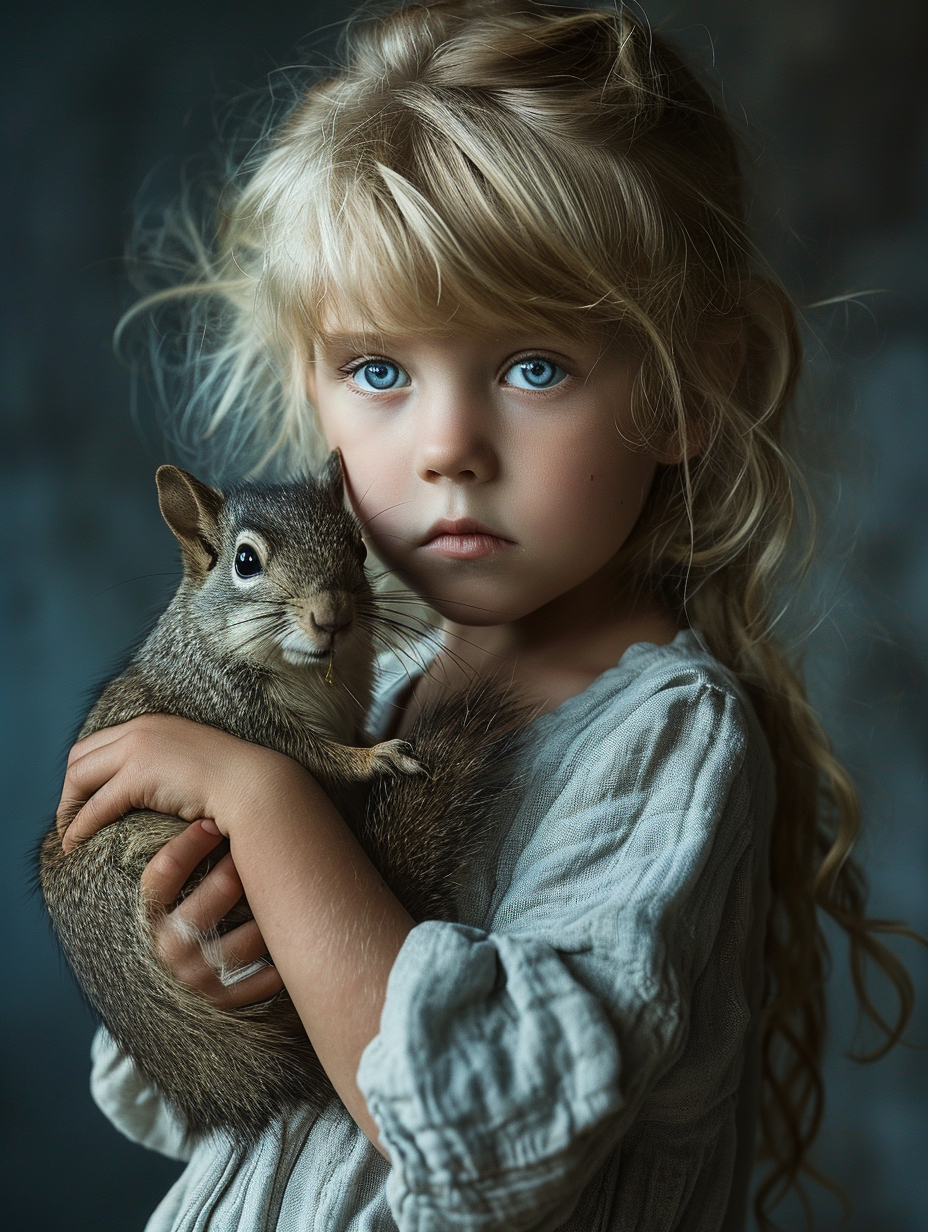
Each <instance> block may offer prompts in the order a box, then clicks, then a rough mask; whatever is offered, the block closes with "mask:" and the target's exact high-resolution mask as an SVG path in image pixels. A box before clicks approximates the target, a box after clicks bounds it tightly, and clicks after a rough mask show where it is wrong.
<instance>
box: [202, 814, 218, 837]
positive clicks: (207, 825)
mask: <svg viewBox="0 0 928 1232" xmlns="http://www.w3.org/2000/svg"><path fill="white" fill-rule="evenodd" d="M200 825H201V826H202V827H203V829H204V830H205V831H206V833H207V834H221V833H222V831H221V830H220V829H219V827H218V826H217V825H216V823H215V821H213V819H212V817H202V818H201V819H200Z"/></svg>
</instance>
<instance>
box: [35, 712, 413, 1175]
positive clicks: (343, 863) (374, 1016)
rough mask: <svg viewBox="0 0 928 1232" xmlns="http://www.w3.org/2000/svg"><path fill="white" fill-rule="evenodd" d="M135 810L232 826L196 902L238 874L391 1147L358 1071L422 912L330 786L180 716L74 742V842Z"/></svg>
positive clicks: (344, 1072) (306, 1015)
mask: <svg viewBox="0 0 928 1232" xmlns="http://www.w3.org/2000/svg"><path fill="white" fill-rule="evenodd" d="M133 808H150V809H154V810H156V811H158V812H164V813H169V814H173V815H175V816H179V817H181V818H184V819H185V820H188V821H195V820H197V819H204V818H205V819H208V821H209V822H212V823H214V825H215V830H216V831H218V833H219V834H223V835H225V836H227V837H228V839H229V842H230V847H231V856H232V860H231V861H230V862H228V863H227V864H226V865H225V868H223V867H222V865H219V866H217V870H214V872H213V873H212V874H211V875H210V876H211V877H212V878H214V884H213V886H212V887H210V888H209V889H208V890H206V891H204V893H203V895H201V900H203V901H202V902H201V906H203V909H204V911H205V912H206V914H208V910H207V907H206V906H205V901H206V900H207V899H208V897H209V895H210V894H212V895H213V899H212V907H211V909H212V910H213V911H215V910H216V907H217V905H218V904H220V903H221V902H223V901H225V900H227V899H228V897H229V896H230V895H231V893H232V892H233V890H234V889H235V887H234V886H233V885H232V881H231V880H230V878H234V877H235V876H236V874H237V876H238V877H239V878H240V879H241V886H242V887H243V888H244V891H245V893H246V894H247V897H248V902H249V905H250V907H251V909H252V911H253V913H254V917H255V921H256V925H257V928H258V929H260V934H261V935H262V936H263V938H264V941H265V942H266V945H267V949H268V951H269V953H270V954H271V956H272V958H273V960H274V963H275V966H276V968H277V970H278V972H279V974H280V977H281V979H282V980H283V982H284V984H285V985H286V988H287V990H288V992H289V993H290V996H291V997H292V998H293V1002H294V1005H295V1006H296V1008H297V1012H298V1013H299V1015H300V1017H301V1019H302V1021H303V1024H304V1026H305V1028H306V1032H307V1034H308V1035H309V1038H310V1039H311V1040H312V1043H313V1046H314V1048H315V1049H316V1052H317V1053H318V1055H319V1059H320V1061H321V1062H322V1065H323V1066H324V1068H325V1070H326V1073H327V1074H328V1075H329V1078H330V1079H331V1081H332V1085H333V1086H334V1087H335V1089H336V1091H337V1092H338V1094H339V1096H340V1097H341V1099H342V1101H343V1103H344V1104H345V1106H346V1108H347V1109H348V1111H349V1112H350V1113H351V1115H352V1116H353V1117H354V1119H355V1121H356V1122H357V1124H358V1125H359V1126H360V1127H361V1129H362V1130H363V1131H364V1133H365V1134H367V1136H368V1138H370V1140H371V1142H372V1143H374V1145H375V1146H376V1147H377V1148H378V1150H380V1151H381V1153H382V1154H384V1155H385V1154H386V1152H385V1151H384V1150H383V1148H382V1147H381V1146H380V1143H379V1141H378V1136H377V1130H376V1127H375V1125H374V1123H373V1121H372V1119H371V1116H370V1114H369V1112H368V1110H367V1105H366V1103H365V1101H364V1097H363V1096H362V1095H361V1092H360V1091H359V1089H358V1086H357V1083H356V1081H355V1075H356V1073H357V1070H358V1063H359V1061H360V1057H361V1053H362V1052H363V1051H364V1049H365V1047H366V1046H367V1044H368V1043H369V1042H370V1041H371V1040H372V1039H373V1038H374V1036H375V1035H376V1034H377V1032H378V1029H379V1023H380V1013H381V1009H382V1007H383V1002H384V997H385V994H386V985H387V976H388V975H389V972H390V969H391V967H392V966H393V962H394V960H395V958H396V955H397V954H398V952H399V950H400V947H401V945H402V943H403V941H404V940H405V938H406V936H407V934H408V933H409V931H410V930H411V929H412V927H413V923H414V922H413V920H412V918H411V917H410V916H409V914H408V913H407V912H406V911H405V909H404V908H403V907H402V905H401V904H400V903H399V901H398V900H397V899H396V898H395V897H394V895H393V894H392V893H391V892H390V890H389V889H388V887H387V886H386V884H385V883H384V882H383V880H382V878H381V877H380V875H379V873H378V872H377V870H376V869H375V868H374V866H373V865H372V864H371V862H370V860H369V859H368V858H367V856H366V855H365V854H364V851H363V850H362V848H361V847H360V845H359V844H358V842H357V840H356V839H355V838H354V836H353V835H352V833H351V831H350V830H349V829H348V827H347V825H346V824H345V822H344V821H343V819H342V818H341V816H340V815H339V813H338V812H337V810H336V809H335V807H334V806H333V805H332V803H331V801H330V800H329V798H328V796H326V794H325V792H324V791H323V790H322V788H321V787H320V786H319V785H318V783H317V782H316V781H315V779H314V778H313V777H312V776H311V775H310V774H309V773H308V772H307V771H306V770H304V769H303V768H302V767H301V766H299V765H298V764H297V763H296V762H294V761H291V760H290V759H289V758H287V757H284V756H282V755H281V754H279V753H275V752H272V751H271V750H269V749H265V748H262V747H260V746H258V745H253V744H248V743H246V742H245V741H241V740H238V739H236V738H235V737H234V736H229V735H227V734H226V733H225V732H220V731H217V730H216V729H214V728H211V727H204V726H201V725H199V724H195V723H190V722H188V721H187V720H185V719H178V718H174V717H171V716H167V715H148V716H144V717H142V718H139V719H133V720H132V721H131V722H129V723H125V724H121V725H120V726H119V727H114V728H109V729H106V730H104V731H100V732H97V733H95V734H94V735H92V736H89V737H87V738H86V739H85V740H82V741H80V742H79V743H78V744H77V745H75V747H74V749H73V750H72V752H71V756H70V758H69V762H68V771H67V775H66V778H65V784H64V788H63V792H62V803H61V806H60V808H59V817H60V818H61V823H60V824H61V826H62V828H64V826H65V825H67V823H68V820H69V818H73V820H72V821H71V822H70V825H67V830H66V833H65V835H64V840H63V841H64V845H65V847H66V849H70V848H72V847H73V846H75V845H76V844H77V843H78V842H80V841H82V840H83V839H85V838H87V837H89V835H90V834H92V833H94V832H95V831H96V830H98V829H100V828H101V827H102V826H104V825H107V824H109V823H110V822H112V821H116V820H117V819H118V818H119V817H121V816H123V814H125V813H127V812H128V811H130V810H131V809H133ZM212 828H213V827H212V826H210V825H209V824H207V826H205V827H204V826H203V825H202V822H201V825H200V826H198V827H191V828H190V830H189V831H187V832H185V834H182V835H180V836H178V838H177V839H175V840H173V842H172V843H169V844H168V845H167V846H166V847H165V848H163V850H162V852H161V853H160V854H159V856H157V857H156V858H155V860H154V861H153V862H152V865H151V866H150V871H149V873H148V874H147V875H146V876H147V888H148V890H149V892H152V891H153V892H155V893H156V895H158V896H159V897H162V898H163V900H164V901H167V899H166V896H167V895H168V894H169V893H170V890H171V887H172V886H173V885H176V884H178V878H181V881H180V884H182V883H183V880H184V879H185V877H186V875H187V874H188V873H189V867H190V865H189V861H190V859H191V858H192V855H193V854H194V853H195V851H196V850H199V848H200V847H203V846H206V845H207V843H208V842H209V841H213V842H214V841H215V838H216V834H215V833H213V834H212V835H210V830H212ZM188 848H190V850H188ZM232 864H234V869H233V868H232V867H231V865H232ZM217 872H218V875H217ZM208 881H209V878H207V881H206V882H204V886H205V885H206V884H207V882H208ZM239 892H240V891H239ZM224 896H225V897H224ZM192 897H193V896H191V898H192ZM204 920H205V916H204ZM173 969H174V970H175V971H176V970H177V966H176V965H174V968H173ZM252 978H253V979H255V978H258V977H252ZM239 1003H241V1002H239Z"/></svg>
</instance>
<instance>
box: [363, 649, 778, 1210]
mask: <svg viewBox="0 0 928 1232" xmlns="http://www.w3.org/2000/svg"><path fill="white" fill-rule="evenodd" d="M594 700H595V699H594ZM587 709H588V719H589V721H588V722H586V723H585V724H584V725H583V726H582V727H580V726H578V725H577V724H576V723H575V722H572V721H571V716H570V715H569V714H568V715H567V716H566V717H565V718H564V727H563V735H564V738H563V740H561V741H560V742H558V740H557V739H556V737H557V735H558V733H557V731H554V730H552V729H553V725H554V724H555V723H556V722H557V721H560V719H559V717H558V716H552V729H549V731H548V736H549V739H548V741H547V747H548V748H549V749H551V750H552V752H551V755H550V757H549V758H548V759H547V760H546V757H545V755H544V750H542V752H541V753H540V754H539V755H538V756H537V757H536V758H535V762H534V771H535V777H534V780H531V779H530V780H529V781H528V786H527V790H526V793H525V801H524V804H523V805H522V806H521V808H520V815H519V817H518V818H517V819H516V821H515V823H514V824H513V826H512V835H513V836H514V837H513V838H512V849H511V851H510V852H509V853H508V855H507V854H506V853H505V852H504V854H503V858H502V860H501V862H500V865H499V868H498V872H499V890H498V893H497V898H496V904H495V907H494V910H493V912H492V913H491V914H492V922H491V926H490V928H489V930H487V931H484V930H481V929H477V928H471V927H466V926H464V925H459V924H452V923H443V922H435V921H432V922H427V923H424V924H420V925H419V926H417V927H416V928H414V929H413V930H412V932H411V933H410V934H409V936H408V937H407V939H406V941H405V943H404V945H403V947H402V949H401V951H400V953H399V955H398V957H397V960H396V962H395V964H394V967H393V970H392V972H391V975H390V979H389V982H388V988H387V995H386V1000H385V1004H384V1009H383V1014H382V1019H381V1025H380V1033H379V1035H377V1036H376V1037H375V1038H374V1039H373V1040H372V1041H371V1043H370V1044H369V1045H368V1047H367V1049H366V1050H365V1052H364V1054H363V1056H362V1059H361V1064H360V1068H359V1071H358V1084H359V1087H360V1089H361V1091H362V1093H363V1095H364V1096H365V1099H366V1101H367V1104H368V1108H369V1110H370V1112H371V1115H372V1117H373V1118H374V1120H375V1122H376V1124H377V1126H378V1129H379V1131H380V1134H381V1140H382V1142H383V1144H384V1146H385V1147H386V1149H387V1150H388V1152H389V1155H390V1159H391V1163H392V1165H393V1166H392V1171H391V1174H390V1177H389V1180H388V1182H387V1198H388V1201H389V1204H390V1208H391V1211H392V1212H393V1216H394V1219H395V1220H396V1222H397V1224H398V1226H399V1228H400V1229H401V1232H451V1230H454V1232H490V1230H491V1229H494V1230H499V1229H506V1232H519V1230H520V1229H532V1230H533V1232H536V1230H537V1232H546V1230H547V1229H555V1228H558V1227H560V1226H561V1225H562V1224H563V1223H564V1222H565V1220H566V1219H567V1218H568V1217H569V1216H570V1214H571V1212H572V1211H573V1209H574V1207H575V1205H576V1202H577V1200H578V1196H579V1194H580V1192H581V1190H582V1189H583V1187H584V1186H585V1185H586V1184H587V1182H588V1181H589V1180H590V1178H591V1177H592V1175H593V1173H594V1172H595V1170H596V1169H597V1168H598V1167H599V1166H600V1165H601V1164H602V1163H603V1162H604V1160H605V1158H606V1156H607V1155H608V1154H609V1152H610V1151H611V1150H613V1149H615V1147H616V1146H617V1144H618V1142H619V1140H620V1138H621V1137H622V1135H623V1134H624V1133H625V1132H626V1131H627V1129H628V1128H629V1126H630V1124H631V1123H632V1121H633V1120H634V1118H635V1117H636V1116H637V1115H638V1113H639V1111H640V1110H641V1108H642V1105H643V1103H644V1102H645V1101H646V1100H648V1099H649V1098H652V1096H653V1097H654V1098H655V1099H658V1100H659V1101H663V1102H662V1103H660V1107H661V1109H662V1112H661V1115H662V1116H663V1115H667V1116H669V1117H670V1118H671V1119H674V1118H675V1119H676V1120H677V1121H683V1120H687V1119H688V1118H691V1117H696V1116H697V1115H699V1109H700V1108H701V1107H703V1106H705V1107H711V1106H721V1104H722V1103H724V1102H725V1100H726V1099H729V1098H730V1097H731V1096H732V1093H733V1091H734V1089H735V1088H736V1086H737V1082H738V1079H739V1075H740V1065H741V1049H742V1046H743V1040H744V1034H745V1030H746V1027H747V1021H748V1018H749V1012H748V1010H747V1009H746V1001H745V998H744V996H742V995H741V990H740V988H739V987H736V985H738V981H739V978H740V975H739V965H738V961H735V962H734V963H733V962H732V959H733V957H735V956H737V955H738V954H743V953H745V952H746V946H747V944H748V942H747V938H748V934H749V932H750V931H751V928H752V924H751V906H750V892H749V891H747V890H746V891H745V893H741V889H739V890H738V892H737V893H735V894H732V892H731V891H732V888H733V886H735V885H737V886H738V887H742V888H743V887H748V886H749V885H750V883H751V878H752V877H754V876H756V867H755V866H756V864H757V862H756V861H755V860H754V859H753V856H752V855H751V853H750V851H749V849H750V848H751V845H752V843H753V841H754V839H755V837H757V836H758V835H760V834H764V833H766V828H765V826H764V825H756V824H755V822H756V813H757V811H758V808H759V806H758V803H757V800H756V799H755V792H754V784H755V781H757V780H764V776H765V774H766V773H767V769H769V767H768V768H767V769H764V767H763V766H762V765H761V763H762V762H763V760H764V758H766V756H767V755H766V746H765V745H764V742H763V738H762V737H758V735H757V730H756V728H754V729H752V731H753V733H754V734H753V735H752V736H751V737H750V738H749V732H748V729H749V728H750V727H751V724H752V723H756V720H753V718H752V717H751V716H750V715H749V714H748V713H746V711H745V708H744V705H743V702H742V699H740V698H738V697H737V696H735V695H734V694H733V693H732V691H731V690H730V689H727V688H719V687H718V686H717V684H716V683H715V682H714V681H712V680H708V681H707V680H706V678H705V676H704V675H701V674H700V673H692V672H690V673H689V674H684V676H683V677H682V678H681V677H680V675H679V674H678V675H676V676H674V677H672V678H669V679H667V680H666V681H664V682H663V687H660V688H658V689H656V690H655V691H653V692H649V694H648V696H647V697H646V698H645V699H644V700H643V701H642V699H641V697H640V695H639V697H638V698H637V700H636V703H635V705H634V707H633V708H631V707H630V708H629V709H628V710H627V711H626V712H625V714H624V716H622V715H620V716H618V717H619V721H618V722H617V721H616V719H617V715H616V706H615V704H614V699H612V702H611V704H610V699H608V698H605V699H604V701H603V705H602V707H601V708H600V711H599V712H596V710H595V706H591V705H590V703H589V700H588V701H587ZM749 744H750V745H751V749H750V751H748V746H749ZM765 764H766V763H765ZM759 767H761V768H760V769H759ZM762 807H763V809H764V810H765V811H766V812H769V800H767V799H766V798H765V802H764V803H763V805H762ZM507 860H508V869H509V872H508V874H507V872H506V868H507ZM733 904H740V906H737V908H736V907H734V906H733ZM716 967H718V969H719V971H722V969H723V968H724V975H723V983H724V985H725V986H726V988H727V990H728V992H729V993H730V994H731V995H727V996H726V997H725V998H724V999H723V998H719V997H715V996H713V995H712V994H710V992H709V991H708V990H710V989H711V988H713V987H716V988H717V987H719V985H718V983H715V984H714V983H713V976H712V973H713V972H714V971H715V968H716ZM697 986H698V990H697ZM703 1000H704V1001H705V1002H706V1004H705V1005H703V1004H702V1001H703ZM697 1001H698V1002H699V1004H698V1005H697V1004H696V1003H697ZM694 1015H695V1017H694ZM697 1028H698V1029H697ZM697 1036H698V1041H697V1042H695V1043H694V1041H696V1040H697ZM691 1045H692V1048H697V1047H698V1050H699V1054H700V1055H699V1064H698V1068H699V1073H700V1084H701V1088H702V1089H701V1090H700V1091H699V1092H697V1094H696V1096H695V1099H694V1097H693V1088H692V1083H690V1084H689V1086H688V1087H687V1091H688V1093H687V1094H685V1095H684V1094H682V1092H683V1089H684V1087H685V1086H686V1084H687V1082H688V1080H687V1079H685V1074H686V1073H687V1072H689V1071H688V1067H689V1066H690V1062H691V1061H692V1058H691V1057H690V1056H689V1055H688V1054H687V1056H686V1057H685V1058H684V1053H686V1052H687V1049H688V1048H689V1047H690V1046H691ZM691 1050H692V1049H691ZM681 1058H684V1060H683V1063H681V1064H678V1062H681ZM675 1065H676V1066H677V1069H676V1070H675V1071H674V1073H675V1074H679V1075H681V1078H680V1083H679V1086H680V1092H681V1094H680V1095H679V1096H678V1095H676V1094H675V1086H674V1079H673V1077H672V1078H671V1080H670V1081H666V1079H667V1075H668V1074H669V1073H670V1072H671V1071H672V1070H674V1066H675ZM658 1087H660V1095H659V1097H656V1096H654V1092H655V1090H656V1089H657V1088H658ZM655 1106H657V1104H655Z"/></svg>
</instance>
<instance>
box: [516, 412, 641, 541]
mask: <svg viewBox="0 0 928 1232" xmlns="http://www.w3.org/2000/svg"><path fill="white" fill-rule="evenodd" d="M655 470H656V463H655V461H654V460H653V458H651V457H650V456H649V455H648V454H646V453H644V452H639V451H636V450H632V449H630V448H628V447H627V446H625V445H623V444H622V442H621V440H617V439H616V437H615V436H612V435H609V436H606V435H602V434H595V435H592V436H591V437H590V438H588V439H587V440H583V439H581V440H577V439H576V438H575V439H574V440H573V441H571V442H566V441H565V442H560V443H559V447H558V448H554V449H548V450H545V451H544V453H543V454H542V455H541V456H538V457H536V458H535V460H534V464H533V466H532V467H531V471H532V472H533V473H534V476H535V482H533V484H532V490H533V493H534V497H533V503H534V504H535V508H536V516H537V520H538V524H539V526H540V529H541V530H542V531H543V533H545V534H546V535H548V536H550V539H551V542H552V544H553V542H555V541H559V542H561V543H562V544H565V546H566V548H567V549H568V550H570V545H571V544H573V545H574V550H577V551H579V552H580V553H581V554H582V555H585V554H586V553H587V549H588V550H589V552H590V554H593V555H601V554H602V553H603V552H605V553H606V555H607V557H608V556H611V555H612V554H613V553H614V552H616V551H618V549H619V548H620V547H621V545H622V543H623V542H624V541H625V539H626V538H627V536H628V534H629V532H630V531H631V529H632V527H633V526H634V524H635V522H636V521H637V519H638V515H639V513H640V512H641V509H642V506H643V505H644V501H645V499H646V497H647V495H648V492H649V491H650V489H651V484H652V482H653V479H654V472H655Z"/></svg>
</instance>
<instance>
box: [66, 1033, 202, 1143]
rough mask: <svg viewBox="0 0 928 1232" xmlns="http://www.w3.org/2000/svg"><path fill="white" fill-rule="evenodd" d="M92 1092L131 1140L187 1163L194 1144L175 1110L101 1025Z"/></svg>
mask: <svg viewBox="0 0 928 1232" xmlns="http://www.w3.org/2000/svg"><path fill="white" fill-rule="evenodd" d="M90 1059H91V1063H92V1067H91V1072H90V1093H91V1095H92V1096H93V1099H94V1103H95V1104H96V1105H97V1107H98V1108H99V1109H100V1111H101V1112H102V1113H103V1115H104V1116H105V1117H106V1118H107V1120H108V1121H110V1122H111V1123H112V1124H113V1125H115V1126H116V1128H117V1129H118V1130H119V1131H120V1133H122V1134H124V1135H125V1136H126V1137H127V1138H128V1139H130V1141H132V1142H137V1143H139V1145H140V1146H145V1147H148V1149H149V1150H151V1151H157V1152H158V1153H159V1154H160V1155H167V1156H168V1158H169V1159H179V1160H183V1161H184V1162H186V1161H187V1160H189V1159H190V1153H191V1152H190V1147H189V1144H188V1143H187V1142H186V1137H185V1134H184V1128H183V1126H182V1125H181V1123H180V1121H178V1120H177V1118H176V1117H175V1116H174V1114H173V1113H172V1112H171V1109H170V1108H169V1107H168V1105H167V1104H166V1103H165V1101H164V1100H163V1099H162V1097H161V1096H160V1095H159V1094H158V1092H157V1091H156V1090H155V1089H154V1087H150V1086H148V1085H147V1084H146V1082H145V1079H144V1078H143V1077H142V1075H141V1074H140V1073H139V1071H138V1070H137V1069H136V1068H135V1065H134V1064H133V1063H132V1060H131V1058H129V1057H127V1056H125V1055H124V1054H123V1053H121V1052H120V1051H119V1049H118V1048H117V1046H116V1042H115V1041H114V1039H113V1037H112V1036H111V1035H110V1034H109V1033H108V1032H107V1031H106V1030H105V1029H104V1028H103V1027H100V1028H99V1029H98V1031H97V1033H96V1035H95V1036H94V1038H93V1044H92V1045H91V1049H90Z"/></svg>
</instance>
